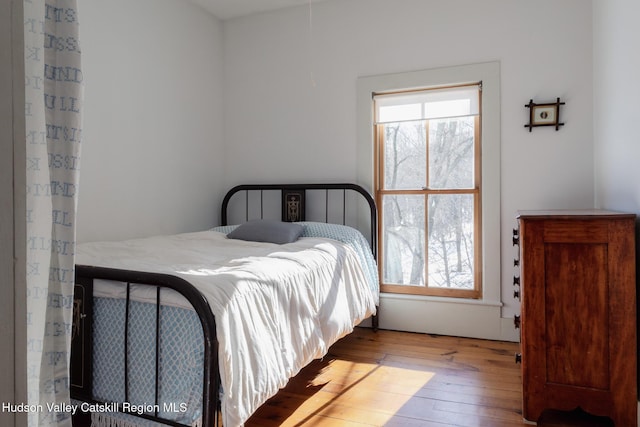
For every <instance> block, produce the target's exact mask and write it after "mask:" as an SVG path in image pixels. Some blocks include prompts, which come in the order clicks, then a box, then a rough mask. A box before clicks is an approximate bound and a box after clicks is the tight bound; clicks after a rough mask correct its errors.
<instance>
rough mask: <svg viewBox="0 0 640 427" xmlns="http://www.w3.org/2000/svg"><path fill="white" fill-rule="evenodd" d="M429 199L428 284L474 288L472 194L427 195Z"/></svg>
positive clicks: (442, 286) (432, 285)
mask: <svg viewBox="0 0 640 427" xmlns="http://www.w3.org/2000/svg"><path fill="white" fill-rule="evenodd" d="M428 203H429V255H428V258H429V268H428V270H429V287H438V288H453V289H473V288H474V282H473V276H474V275H473V260H474V253H473V247H474V238H475V236H474V229H473V228H474V227H473V226H474V221H473V214H474V206H473V205H474V203H473V195H472V194H444V195H429V202H428Z"/></svg>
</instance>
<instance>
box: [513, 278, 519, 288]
mask: <svg viewBox="0 0 640 427" xmlns="http://www.w3.org/2000/svg"><path fill="white" fill-rule="evenodd" d="M513 286H520V277H518V276H513Z"/></svg>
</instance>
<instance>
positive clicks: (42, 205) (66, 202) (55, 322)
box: [24, 0, 83, 427]
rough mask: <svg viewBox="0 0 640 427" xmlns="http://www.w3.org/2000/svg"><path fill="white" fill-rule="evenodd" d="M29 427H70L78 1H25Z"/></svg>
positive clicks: (78, 134) (79, 100) (79, 132)
mask: <svg viewBox="0 0 640 427" xmlns="http://www.w3.org/2000/svg"><path fill="white" fill-rule="evenodd" d="M24 22H25V29H24V35H25V84H26V88H25V90H26V92H25V119H26V126H27V129H26V133H27V141H26V144H27V370H28V372H27V387H28V403H29V407H30V408H34V410H30V411H28V412H29V426H30V427H34V426H71V413H69V412H68V411H64V410H55V409H54V410H52V409H51V408H54V407H57V408H62V409H63V408H64V405H56V404H64V403H68V402H69V389H70V379H69V359H70V343H71V338H72V336H71V334H72V320H71V319H72V314H73V281H74V248H75V217H76V206H77V195H78V179H79V159H80V142H81V137H82V126H81V123H82V122H81V105H82V93H83V76H82V71H81V62H80V45H79V37H78V33H79V31H78V25H79V24H78V13H77V4H76V0H59V1H56V0H46V1H45V0H24Z"/></svg>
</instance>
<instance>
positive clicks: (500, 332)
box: [363, 294, 520, 342]
mask: <svg viewBox="0 0 640 427" xmlns="http://www.w3.org/2000/svg"><path fill="white" fill-rule="evenodd" d="M501 307H502V304H501V303H500V302H487V301H475V300H473V301H470V300H457V299H453V298H430V297H416V296H408V295H400V294H381V295H380V310H379V313H378V314H379V317H378V319H379V326H380V329H390V330H397V331H407V332H421V333H429V334H437V335H449V336H459V337H468V338H481V339H490V340H499V341H513V342H518V341H520V330H519V329H515V327H514V323H513V319H512V318H502V317H501ZM363 325H364V324H363Z"/></svg>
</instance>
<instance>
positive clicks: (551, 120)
mask: <svg viewBox="0 0 640 427" xmlns="http://www.w3.org/2000/svg"><path fill="white" fill-rule="evenodd" d="M564 104H565V103H564V102H560V98H558V99H557V100H556V102H549V103H544V104H536V103H534V102H533V99H531V100H529V103H528V104H526V105H525V107H527V108H529V123H528V124H526V125H524V127H528V128H529V132H531V131H532V129H533V128H534V127H538V126H555V128H556V130H558V129H560V126H564V123H560V106H561V105H564Z"/></svg>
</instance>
